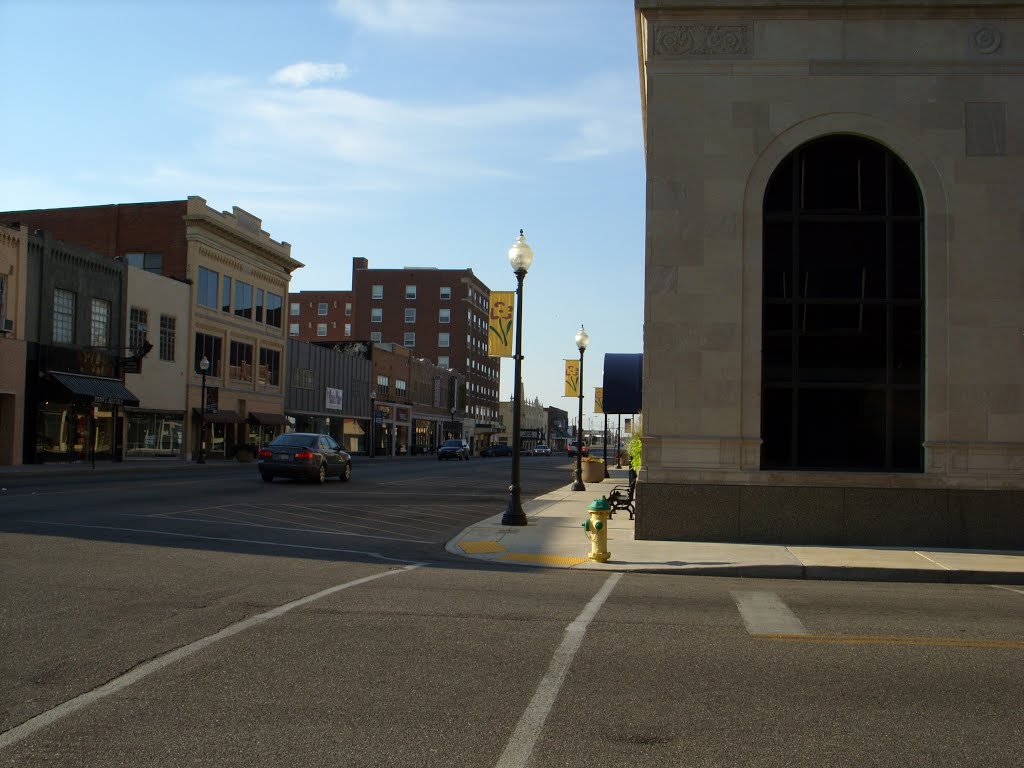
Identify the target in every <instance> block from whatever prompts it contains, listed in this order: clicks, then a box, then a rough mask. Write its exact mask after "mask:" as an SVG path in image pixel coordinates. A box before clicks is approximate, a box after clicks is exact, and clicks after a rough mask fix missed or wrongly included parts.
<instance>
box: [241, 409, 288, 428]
mask: <svg viewBox="0 0 1024 768" xmlns="http://www.w3.org/2000/svg"><path fill="white" fill-rule="evenodd" d="M249 421H254V422H256V423H257V424H262V425H263V426H264V427H283V426H284V425H285V424H287V423H288V417H286V416H284V415H282V414H280V413H260V412H258V411H249Z"/></svg>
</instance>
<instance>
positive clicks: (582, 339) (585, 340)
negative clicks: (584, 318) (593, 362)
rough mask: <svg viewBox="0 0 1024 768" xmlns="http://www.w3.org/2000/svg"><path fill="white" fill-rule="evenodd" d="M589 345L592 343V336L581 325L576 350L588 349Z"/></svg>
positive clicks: (577, 332) (577, 335)
mask: <svg viewBox="0 0 1024 768" xmlns="http://www.w3.org/2000/svg"><path fill="white" fill-rule="evenodd" d="M589 343H590V336H589V335H588V334H587V332H586V331H585V330H584V328H583V326H582V325H581V326H580V329H579V330H578V331H576V348H577V349H586V348H587V344H589Z"/></svg>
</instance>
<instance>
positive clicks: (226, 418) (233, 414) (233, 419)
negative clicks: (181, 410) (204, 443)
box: [192, 408, 245, 424]
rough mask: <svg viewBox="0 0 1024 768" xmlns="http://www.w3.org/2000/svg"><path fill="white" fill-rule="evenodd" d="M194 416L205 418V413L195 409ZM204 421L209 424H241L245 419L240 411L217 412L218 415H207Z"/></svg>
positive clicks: (193, 410)
mask: <svg viewBox="0 0 1024 768" xmlns="http://www.w3.org/2000/svg"><path fill="white" fill-rule="evenodd" d="M192 414H193V415H194V416H203V412H202V411H201V410H200V409H199V408H193V409H192ZM203 421H205V422H207V423H209V424H241V423H242V422H244V421H245V419H243V418H242V415H241V414H240V413H239V412H238V411H217V412H216V413H208V414H206V415H205V417H204V418H203Z"/></svg>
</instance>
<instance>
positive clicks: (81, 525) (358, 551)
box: [16, 520, 412, 563]
mask: <svg viewBox="0 0 1024 768" xmlns="http://www.w3.org/2000/svg"><path fill="white" fill-rule="evenodd" d="M16 522H19V523H31V524H32V525H57V526H61V527H64V528H93V529H97V530H101V531H126V532H128V533H146V534H151V535H153V536H173V537H176V538H179V539H199V540H201V541H228V542H232V543H234V544H259V545H261V546H264V547H285V548H286V549H311V550H315V551H317V552H340V553H342V554H346V555H366V556H367V557H375V558H377V559H378V560H387V561H388V562H390V563H410V562H412V561H411V560H403V559H401V558H398V557H388V556H387V555H381V554H378V553H377V552H368V551H367V550H365V549H338V548H336V547H312V546H308V545H305V544H283V543H281V542H279V541H260V540H259V539H233V538H229V537H227V536H201V535H199V534H198V533H178V532H176V531H155V530H149V529H147V528H119V527H117V526H113V525H85V524H84V523H53V522H50V521H49V520H17V521H16Z"/></svg>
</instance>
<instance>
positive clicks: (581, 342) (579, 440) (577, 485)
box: [572, 325, 590, 491]
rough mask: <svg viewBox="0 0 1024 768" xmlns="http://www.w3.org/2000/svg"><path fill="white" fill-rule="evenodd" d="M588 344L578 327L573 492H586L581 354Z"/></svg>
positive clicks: (585, 334)
mask: <svg viewBox="0 0 1024 768" xmlns="http://www.w3.org/2000/svg"><path fill="white" fill-rule="evenodd" d="M589 343H590V336H588V335H587V332H586V330H584V328H583V326H582V325H580V329H579V330H578V331H576V348H577V349H579V351H580V382H579V393H580V416H579V421H578V422H577V423H578V424H579V429H578V430H576V432H577V434H576V480H575V482H573V484H572V490H574V491H585V490H587V486H585V485H584V484H583V353H584V352H586V351H587V344H589Z"/></svg>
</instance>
